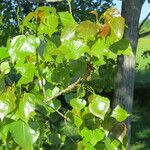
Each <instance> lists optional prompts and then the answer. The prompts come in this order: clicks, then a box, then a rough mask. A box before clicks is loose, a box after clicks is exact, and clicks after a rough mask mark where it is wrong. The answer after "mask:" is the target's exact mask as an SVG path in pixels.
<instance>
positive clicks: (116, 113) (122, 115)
mask: <svg viewBox="0 0 150 150" xmlns="http://www.w3.org/2000/svg"><path fill="white" fill-rule="evenodd" d="M111 117H113V118H115V119H116V120H117V121H119V122H122V121H124V120H125V119H126V118H127V117H129V114H128V113H127V111H126V110H124V109H123V108H121V107H120V106H119V105H118V106H116V108H115V109H114V110H113V112H112V115H111Z"/></svg>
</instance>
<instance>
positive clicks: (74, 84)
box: [48, 78, 83, 100]
mask: <svg viewBox="0 0 150 150" xmlns="http://www.w3.org/2000/svg"><path fill="white" fill-rule="evenodd" d="M82 80H83V78H79V79H78V80H77V81H76V82H74V83H73V84H71V85H69V86H68V87H67V88H66V89H64V90H62V91H60V92H59V93H57V94H56V95H54V96H53V97H51V98H49V99H48V100H52V99H55V98H57V97H58V96H60V95H62V94H64V93H68V92H70V91H72V90H73V89H74V88H75V87H76V86H77V85H78V84H79V83H80V82H81V81H82Z"/></svg>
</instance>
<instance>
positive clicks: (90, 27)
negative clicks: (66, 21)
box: [77, 21, 99, 41]
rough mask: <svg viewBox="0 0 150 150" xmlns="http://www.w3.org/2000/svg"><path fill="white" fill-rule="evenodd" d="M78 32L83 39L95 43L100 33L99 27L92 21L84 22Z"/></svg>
mask: <svg viewBox="0 0 150 150" xmlns="http://www.w3.org/2000/svg"><path fill="white" fill-rule="evenodd" d="M77 31H78V32H79V35H80V36H81V37H82V38H83V39H85V40H92V41H93V40H94V39H95V36H96V34H97V33H98V31H99V27H98V26H97V25H96V24H95V23H93V22H91V21H83V22H81V23H80V24H79V25H78V27H77Z"/></svg>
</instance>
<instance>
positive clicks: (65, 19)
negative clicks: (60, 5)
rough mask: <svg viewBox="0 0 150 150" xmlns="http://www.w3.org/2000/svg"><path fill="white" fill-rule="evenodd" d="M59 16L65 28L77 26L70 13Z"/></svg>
mask: <svg viewBox="0 0 150 150" xmlns="http://www.w3.org/2000/svg"><path fill="white" fill-rule="evenodd" d="M59 16H60V20H61V23H62V25H63V26H64V27H65V26H68V25H69V26H70V25H72V26H76V22H75V20H74V18H73V16H72V15H71V14H70V13H68V12H59Z"/></svg>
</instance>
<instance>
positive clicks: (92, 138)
mask: <svg viewBox="0 0 150 150" xmlns="http://www.w3.org/2000/svg"><path fill="white" fill-rule="evenodd" d="M81 135H82V136H83V137H84V139H83V141H84V143H88V142H89V143H91V144H92V146H94V145H96V143H97V142H99V141H101V140H102V139H103V138H104V136H105V133H104V132H103V131H102V130H101V129H95V130H89V129H87V128H84V129H83V130H82V131H81Z"/></svg>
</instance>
